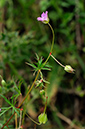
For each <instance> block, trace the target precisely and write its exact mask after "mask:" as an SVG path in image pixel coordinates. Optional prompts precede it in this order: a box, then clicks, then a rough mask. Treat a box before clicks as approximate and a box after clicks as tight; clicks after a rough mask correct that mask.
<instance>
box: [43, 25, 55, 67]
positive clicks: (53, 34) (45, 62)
mask: <svg viewBox="0 0 85 129" xmlns="http://www.w3.org/2000/svg"><path fill="white" fill-rule="evenodd" d="M48 25H49V27H50V29H51V31H52V34H53V39H52V45H51V50H50V53H52V51H53V46H54V38H55V34H54V30H53V28H52V26H51V25H50V23H48ZM50 56H51V54H49V55H48V57H47V59H46V61H45V62H44V65H45V64H46V63H47V61H48V60H49V58H50Z"/></svg>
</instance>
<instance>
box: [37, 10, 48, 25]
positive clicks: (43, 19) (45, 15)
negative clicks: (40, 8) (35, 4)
mask: <svg viewBox="0 0 85 129" xmlns="http://www.w3.org/2000/svg"><path fill="white" fill-rule="evenodd" d="M47 14H48V11H46V12H45V13H44V12H43V13H42V14H41V17H38V18H37V20H38V21H41V22H43V23H45V24H47V23H48V22H49V18H48V15H47Z"/></svg>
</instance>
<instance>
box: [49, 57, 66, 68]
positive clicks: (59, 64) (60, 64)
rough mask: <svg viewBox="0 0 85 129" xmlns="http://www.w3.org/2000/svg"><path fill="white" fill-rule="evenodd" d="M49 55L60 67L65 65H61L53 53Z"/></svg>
mask: <svg viewBox="0 0 85 129" xmlns="http://www.w3.org/2000/svg"><path fill="white" fill-rule="evenodd" d="M51 57H52V58H53V59H54V60H55V61H56V62H57V63H58V64H59V65H60V66H62V67H65V66H64V65H62V64H61V63H60V62H59V61H58V60H57V59H56V58H55V57H54V56H53V55H51Z"/></svg>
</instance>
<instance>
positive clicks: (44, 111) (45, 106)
mask: <svg viewBox="0 0 85 129" xmlns="http://www.w3.org/2000/svg"><path fill="white" fill-rule="evenodd" d="M47 99H48V97H46V103H45V108H44V113H45V112H46V107H47Z"/></svg>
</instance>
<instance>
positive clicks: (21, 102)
mask: <svg viewBox="0 0 85 129" xmlns="http://www.w3.org/2000/svg"><path fill="white" fill-rule="evenodd" d="M39 72H40V70H38V73H37V75H36V78H35V80H34V82H33V83H32V86H31V87H30V89H29V91H28V92H27V94H26V96H25V97H24V99H23V100H22V102H21V103H20V105H19V106H18V108H19V107H21V105H22V104H23V102H24V101H25V99H26V98H27V96H28V95H29V93H30V92H31V90H32V88H33V86H34V84H35V82H36V80H37V78H38V75H39Z"/></svg>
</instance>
